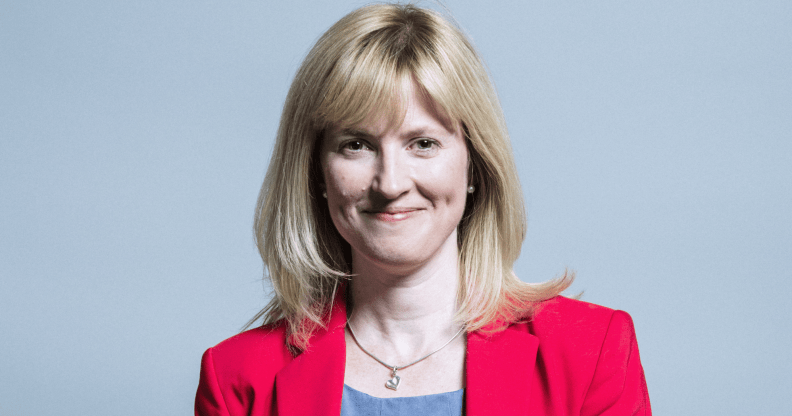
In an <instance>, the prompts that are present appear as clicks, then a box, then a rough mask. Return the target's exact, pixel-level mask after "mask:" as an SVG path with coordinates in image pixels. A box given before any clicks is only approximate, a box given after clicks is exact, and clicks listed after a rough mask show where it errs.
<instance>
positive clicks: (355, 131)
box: [335, 127, 442, 139]
mask: <svg viewBox="0 0 792 416" xmlns="http://www.w3.org/2000/svg"><path fill="white" fill-rule="evenodd" d="M438 133H439V134H442V132H440V131H438V130H437V129H434V128H426V127H418V128H416V129H413V130H409V131H407V132H405V133H404V134H402V137H434V136H436V135H437V134H438ZM335 136H336V137H341V136H348V137H360V138H363V139H367V138H372V137H374V136H375V135H374V133H371V132H369V131H367V130H364V129H361V128H354V127H350V128H345V129H341V131H339V132H338V133H337V134H336V135H335Z"/></svg>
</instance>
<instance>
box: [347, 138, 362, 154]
mask: <svg viewBox="0 0 792 416" xmlns="http://www.w3.org/2000/svg"><path fill="white" fill-rule="evenodd" d="M365 148H366V145H365V144H364V143H363V142H362V141H360V140H350V141H348V142H346V143H344V144H342V145H341V149H342V150H349V151H352V152H359V151H361V150H363V149H365Z"/></svg>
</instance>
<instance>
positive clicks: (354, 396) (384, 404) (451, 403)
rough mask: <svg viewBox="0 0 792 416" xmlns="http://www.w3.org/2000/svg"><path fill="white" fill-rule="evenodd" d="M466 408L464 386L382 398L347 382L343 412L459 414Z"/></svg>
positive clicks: (363, 415)
mask: <svg viewBox="0 0 792 416" xmlns="http://www.w3.org/2000/svg"><path fill="white" fill-rule="evenodd" d="M464 408H465V389H460V390H457V391H452V392H448V393H440V394H429V395H426V396H415V397H396V398H390V399H382V398H379V397H374V396H369V395H368V394H366V393H363V392H361V391H357V390H355V389H353V388H352V387H349V386H347V385H346V384H344V395H343V396H342V397H341V416H416V415H421V416H460V415H463V414H464V413H463V409H464Z"/></svg>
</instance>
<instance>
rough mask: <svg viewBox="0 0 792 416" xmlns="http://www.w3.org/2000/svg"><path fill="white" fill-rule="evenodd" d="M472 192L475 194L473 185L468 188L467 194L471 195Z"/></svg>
mask: <svg viewBox="0 0 792 416" xmlns="http://www.w3.org/2000/svg"><path fill="white" fill-rule="evenodd" d="M473 192H476V187H475V186H473V185H470V186H468V193H469V194H472V193H473Z"/></svg>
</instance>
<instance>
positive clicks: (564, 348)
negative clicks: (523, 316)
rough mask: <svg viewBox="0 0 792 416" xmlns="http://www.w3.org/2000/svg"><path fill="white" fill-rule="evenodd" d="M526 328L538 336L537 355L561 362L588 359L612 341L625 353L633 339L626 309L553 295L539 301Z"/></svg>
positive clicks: (596, 354)
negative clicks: (621, 309) (615, 308)
mask: <svg viewBox="0 0 792 416" xmlns="http://www.w3.org/2000/svg"><path fill="white" fill-rule="evenodd" d="M527 326H528V331H529V332H530V333H531V334H532V335H534V336H536V337H537V338H538V339H539V351H540V354H542V355H544V356H545V357H547V358H552V359H554V360H559V361H564V362H578V361H591V359H594V361H592V362H591V363H590V365H596V358H597V357H599V356H600V355H601V353H602V350H603V348H606V347H609V345H611V344H613V342H616V344H615V345H614V346H616V347H619V344H620V343H622V344H624V345H623V346H622V348H624V350H625V351H624V352H626V353H627V354H629V348H630V343H631V342H632V341H634V339H635V330H634V328H633V323H632V318H630V315H629V314H627V312H624V311H620V310H614V309H611V308H607V307H604V306H599V305H595V304H593V303H588V302H583V301H579V300H575V299H569V298H566V297H563V296H556V297H554V298H552V299H549V300H546V301H544V302H542V303H540V304H539V305H538V307H537V309H536V312H535V313H534V315H533V317H532V318H531V320H530V321H529V322H528V323H527Z"/></svg>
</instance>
